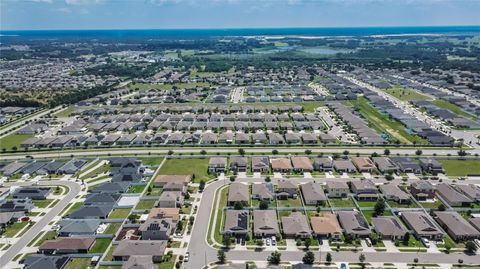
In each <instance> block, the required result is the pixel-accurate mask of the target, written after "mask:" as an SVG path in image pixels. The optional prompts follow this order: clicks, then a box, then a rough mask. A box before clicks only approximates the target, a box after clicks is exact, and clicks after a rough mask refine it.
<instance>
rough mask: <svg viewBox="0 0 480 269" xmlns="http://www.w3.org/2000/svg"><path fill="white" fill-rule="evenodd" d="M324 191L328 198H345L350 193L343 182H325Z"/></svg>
mask: <svg viewBox="0 0 480 269" xmlns="http://www.w3.org/2000/svg"><path fill="white" fill-rule="evenodd" d="M326 190H327V192H328V194H327V196H328V197H329V198H347V197H348V193H350V188H349V187H348V184H347V183H346V182H343V181H327V188H326Z"/></svg>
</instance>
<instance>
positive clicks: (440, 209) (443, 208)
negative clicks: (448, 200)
mask: <svg viewBox="0 0 480 269" xmlns="http://www.w3.org/2000/svg"><path fill="white" fill-rule="evenodd" d="M445 210H447V208H446V207H445V205H444V204H440V205H439V206H438V211H445Z"/></svg>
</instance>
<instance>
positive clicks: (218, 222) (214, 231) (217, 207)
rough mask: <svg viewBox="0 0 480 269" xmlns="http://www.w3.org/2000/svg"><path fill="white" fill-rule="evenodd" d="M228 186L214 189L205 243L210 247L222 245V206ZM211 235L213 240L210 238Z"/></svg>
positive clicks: (223, 205)
mask: <svg viewBox="0 0 480 269" xmlns="http://www.w3.org/2000/svg"><path fill="white" fill-rule="evenodd" d="M227 195H228V186H222V187H220V188H219V189H217V190H216V191H215V197H214V200H213V201H214V203H213V207H212V213H211V214H210V221H209V224H208V233H207V243H208V244H209V245H211V246H212V247H215V248H219V247H222V246H223V244H222V243H220V242H222V234H221V230H222V223H223V219H224V217H223V215H224V214H223V213H224V210H223V209H224V207H225V206H226V205H227ZM212 237H213V240H212Z"/></svg>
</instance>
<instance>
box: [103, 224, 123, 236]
mask: <svg viewBox="0 0 480 269" xmlns="http://www.w3.org/2000/svg"><path fill="white" fill-rule="evenodd" d="M120 226H122V224H121V223H110V224H108V226H107V229H105V231H104V232H103V233H104V234H115V233H116V232H117V231H118V229H119V228H120Z"/></svg>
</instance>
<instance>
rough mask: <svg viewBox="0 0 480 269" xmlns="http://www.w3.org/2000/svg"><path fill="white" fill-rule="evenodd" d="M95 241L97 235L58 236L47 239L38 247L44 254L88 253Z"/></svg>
mask: <svg viewBox="0 0 480 269" xmlns="http://www.w3.org/2000/svg"><path fill="white" fill-rule="evenodd" d="M93 243H95V237H58V238H57V239H54V240H47V241H45V242H43V244H42V245H41V246H40V247H39V248H38V252H40V253H43V254H71V253H87V252H88V251H89V250H90V248H91V247H92V246H93Z"/></svg>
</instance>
